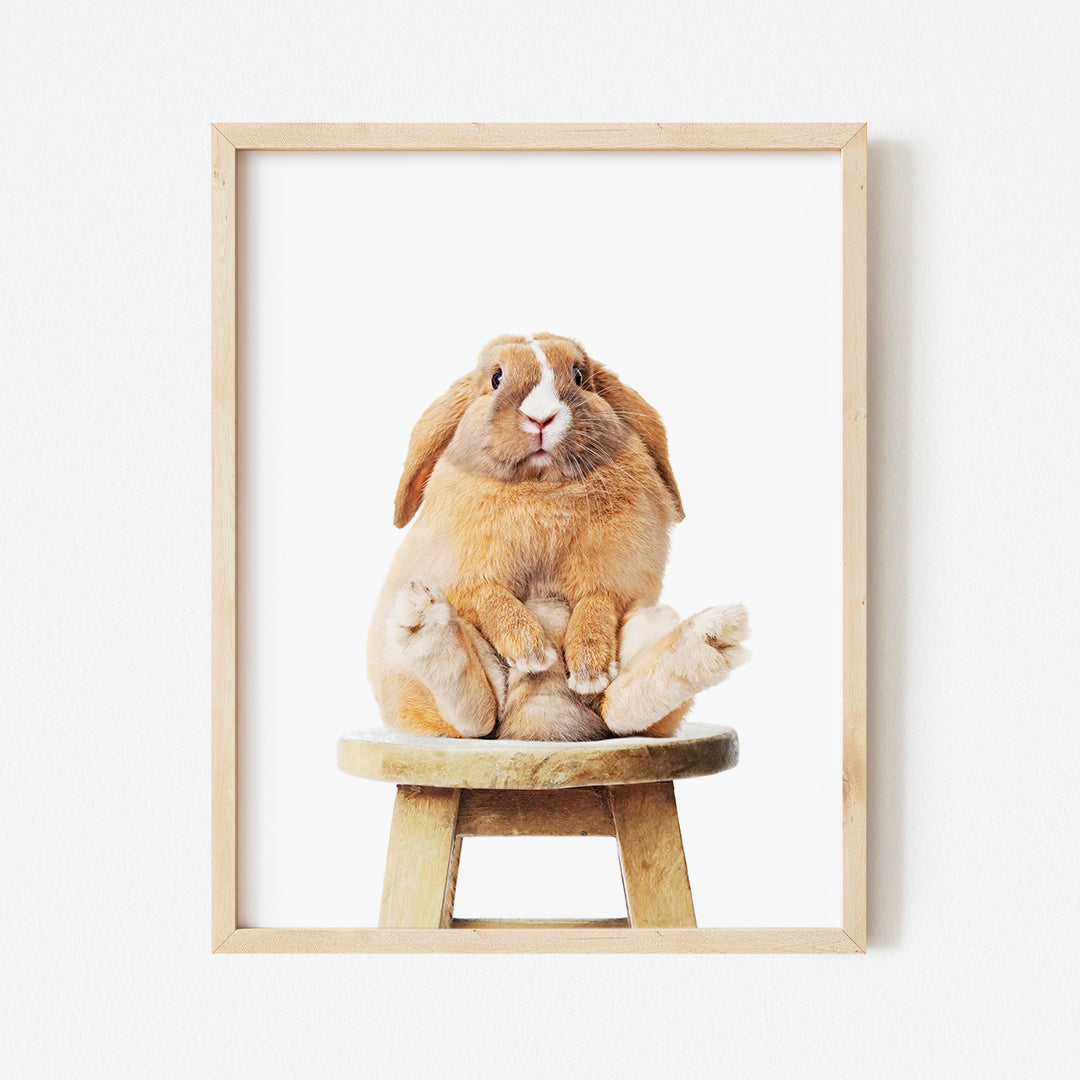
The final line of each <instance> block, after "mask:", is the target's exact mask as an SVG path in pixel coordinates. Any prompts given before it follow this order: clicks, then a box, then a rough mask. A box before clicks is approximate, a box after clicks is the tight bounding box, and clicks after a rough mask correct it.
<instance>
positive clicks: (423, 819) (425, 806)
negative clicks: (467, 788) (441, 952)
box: [379, 784, 461, 928]
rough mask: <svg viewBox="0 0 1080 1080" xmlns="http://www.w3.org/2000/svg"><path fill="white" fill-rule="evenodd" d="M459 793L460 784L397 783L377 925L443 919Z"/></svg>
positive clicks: (416, 924)
mask: <svg viewBox="0 0 1080 1080" xmlns="http://www.w3.org/2000/svg"><path fill="white" fill-rule="evenodd" d="M460 798H461V791H460V789H459V788H432V787H412V786H410V785H406V784H399V785H398V789H397V797H396V798H395V800H394V816H393V819H392V821H391V824H390V846H389V850H388V851H387V853H386V875H385V876H384V878H383V894H382V908H381V909H380V911H379V926H383V927H391V926H393V927H430V928H438V927H440V926H441V925H442V924H443V911H444V908H445V906H446V899H447V892H448V891H449V892H451V894H452V890H450V889H449V888H448V886H449V884H450V876H451V869H453V870H455V871H456V869H457V868H456V865H455V859H454V849H455V847H456V837H457V812H458V802H459V800H460ZM454 876H455V877H456V873H455V875H454ZM452 904H453V900H452V899H451V905H452Z"/></svg>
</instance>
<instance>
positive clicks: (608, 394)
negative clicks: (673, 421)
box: [585, 362, 686, 521]
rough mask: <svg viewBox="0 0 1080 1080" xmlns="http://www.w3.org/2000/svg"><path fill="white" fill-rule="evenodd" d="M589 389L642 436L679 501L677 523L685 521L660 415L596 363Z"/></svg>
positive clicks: (668, 487) (636, 393)
mask: <svg viewBox="0 0 1080 1080" xmlns="http://www.w3.org/2000/svg"><path fill="white" fill-rule="evenodd" d="M585 389H586V390H592V391H594V392H595V393H597V394H599V395H600V396H601V397H602V398H603V399H604V400H605V401H606V402H607V403H608V404H609V405H610V406H611V407H612V409H614V410H615V414H616V415H617V416H618V417H619V419H620V420H622V422H623V423H624V424H626V425H627V426H628V427H630V428H632V429H633V430H634V431H635V432H637V434H638V435H639V436H640V438H641V441H642V442H643V443H644V444H645V446H646V448H647V449H648V451H649V454H650V455H651V457H652V459H653V464H655V465H656V471H657V472H658V473H659V474H660V479H661V480H662V481H663V482H664V486H665V487H666V488H667V489H668V491H670V492H671V497H672V498H673V499H674V500H675V513H676V517H675V520H676V521H682V520H683V518H684V517H686V512H685V511H684V510H683V504H682V497H681V496H680V495H679V485H678V484H676V483H675V474H674V473H673V472H672V471H671V461H670V460H669V459H668V445H667V432H666V431H665V430H664V422H663V421H662V420H661V419H660V414H659V413H658V412H657V411H656V410H655V409H654V408H653V407H652V406H651V405H650V404H649V403H648V402H647V401H646V400H645V399H644V398H643V397H642V396H641V395H640V394H639V393H638V392H637V391H636V390H631V389H630V387H629V386H627V385H626V384H625V383H624V382H621V381H620V380H619V377H618V375H616V374H615V373H614V372H612V371H608V369H607V368H606V367H604V366H603V365H602V364H597V363H595V362H594V364H593V370H592V375H591V377H590V379H589V385H588V386H586V388H585Z"/></svg>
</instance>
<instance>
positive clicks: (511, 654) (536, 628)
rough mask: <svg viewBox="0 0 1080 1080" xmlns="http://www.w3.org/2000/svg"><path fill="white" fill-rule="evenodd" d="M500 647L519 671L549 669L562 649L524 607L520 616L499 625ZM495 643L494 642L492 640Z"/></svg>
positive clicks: (506, 657) (530, 671) (504, 656)
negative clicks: (549, 637)
mask: <svg viewBox="0 0 1080 1080" xmlns="http://www.w3.org/2000/svg"><path fill="white" fill-rule="evenodd" d="M500 630H501V633H500V635H499V641H498V645H497V646H496V647H497V648H498V651H499V653H500V655H501V656H502V657H503V658H504V659H505V660H506V662H507V663H508V664H509V665H510V666H511V667H513V668H516V669H517V670H518V671H522V672H525V673H535V672H538V671H547V670H548V668H550V667H552V666H553V665H554V664H555V663H556V661H557V660H558V659H559V651H558V649H556V648H555V646H554V645H552V644H551V642H550V641H548V640H547V638H546V637H545V635H544V631H543V630H542V628H541V626H540V624H539V623H538V622H537V621H536V619H534V618H533V617H532V616H531V615H530V614H529V613H528V612H527V611H525V609H524V608H522V609H521V612H520V614H519V616H518V618H516V619H514V620H512V621H511V620H507V622H506V623H504V625H503V626H501V627H500ZM493 644H494V642H493Z"/></svg>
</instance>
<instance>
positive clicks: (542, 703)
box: [368, 333, 749, 741]
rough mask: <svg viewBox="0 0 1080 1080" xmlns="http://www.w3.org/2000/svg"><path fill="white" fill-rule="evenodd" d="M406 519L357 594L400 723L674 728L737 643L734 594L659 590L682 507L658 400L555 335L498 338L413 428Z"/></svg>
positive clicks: (385, 693) (590, 731)
mask: <svg viewBox="0 0 1080 1080" xmlns="http://www.w3.org/2000/svg"><path fill="white" fill-rule="evenodd" d="M414 517H415V519H416V520H415V521H414V522H413V524H412V527H411V528H410V529H409V530H408V532H407V533H406V534H405V538H404V540H403V542H402V544H401V546H400V548H399V550H398V552H397V555H396V556H395V558H394V560H393V563H392V564H391V567H390V571H389V573H388V575H387V578H386V581H385V583H384V585H383V588H382V590H381V592H380V594H379V598H378V600H377V601H376V609H375V614H374V618H373V621H372V626H371V631H370V634H369V637H368V673H369V678H370V681H371V683H372V687H373V689H374V691H375V696H376V698H377V700H378V702H379V706H380V711H381V714H382V717H383V720H384V722H385V723H386V724H387V725H388V726H391V727H395V728H398V729H401V730H404V731H406V732H411V733H413V734H418V735H444V736H453V737H458V738H483V737H496V738H524V739H552V740H569V741H583V740H590V739H599V738H606V737H609V736H612V735H630V734H647V735H653V736H667V735H673V734H674V733H675V732H676V731H677V730H678V727H679V725H680V723H681V721H682V718H683V717H684V716H685V714H686V712H687V711H688V709H689V707H690V705H691V704H692V700H691V699H692V698H693V696H694V695H695V694H697V693H699V692H700V691H702V690H704V689H706V688H707V687H709V686H712V685H715V684H716V683H718V682H720V681H721V680H723V679H724V678H726V677H727V675H728V674H729V673H730V672H731V670H733V669H734V668H735V667H737V666H738V665H740V664H742V663H744V662H745V661H746V660H747V659H748V657H749V653H748V652H747V650H746V649H745V648H744V647H743V645H742V642H743V641H744V640H745V638H746V637H747V636H748V633H749V629H748V622H747V615H746V611H745V609H744V608H743V607H742V605H740V604H735V605H729V606H726V607H713V608H708V609H706V610H705V611H702V612H699V613H698V614H697V615H694V616H692V617H691V618H689V619H685V620H680V619H679V617H678V615H677V614H676V613H675V612H674V611H673V610H672V609H671V608H669V607H666V606H664V605H661V604H659V602H658V601H659V596H660V588H661V583H662V580H663V574H664V568H665V565H666V562H667V557H668V550H669V536H668V534H669V530H670V528H671V527H672V526H673V525H674V524H675V523H677V522H679V521H681V520H682V519H683V517H684V513H683V506H682V500H681V497H680V495H679V489H678V486H677V485H676V482H675V477H674V475H673V473H672V470H671V464H670V462H669V460H668V449H667V435H666V432H665V430H664V426H663V423H662V421H661V419H660V415H659V413H658V412H657V411H656V410H655V409H654V408H653V407H652V406H651V405H649V404H648V403H647V402H646V401H645V400H644V398H642V397H641V396H640V395H639V394H638V393H637V392H636V391H634V390H632V389H630V387H628V386H626V385H625V384H624V383H622V382H621V381H620V380H619V379H618V377H617V376H616V375H615V374H613V373H612V372H611V371H610V370H609V369H607V368H606V367H604V366H603V365H601V364H599V363H596V362H595V361H594V360H593V359H592V358H591V357H590V356H589V355H588V354H587V353H586V352H585V350H584V348H582V346H581V345H580V344H579V343H578V342H577V341H575V340H573V339H572V338H568V337H561V336H557V335H554V334H548V333H544V334H536V335H534V336H531V337H525V336H521V335H504V336H501V337H497V338H494V339H493V340H491V341H489V342H488V343H487V345H485V346H484V348H483V349H482V350H481V352H480V356H479V362H478V364H477V366H476V368H475V369H474V370H473V371H472V372H470V373H469V374H468V375H465V376H463V377H462V378H460V379H458V380H457V381H456V382H455V383H453V385H452V386H451V387H450V388H449V389H448V390H447V391H446V392H445V393H444V394H443V395H442V396H441V397H439V398H438V399H437V400H436V401H435V402H434V403H433V404H432V405H430V406H429V407H428V409H427V410H426V411H425V412H424V414H423V415H422V416H421V418H420V420H419V421H418V423H417V424H416V426H415V428H414V429H413V432H412V436H411V438H410V442H409V449H408V454H407V458H406V461H405V468H404V472H403V474H402V477H401V482H400V484H399V486H398V490H397V495H396V498H395V504H394V524H395V525H396V526H397V527H398V528H404V527H405V526H406V525H408V524H409V523H410V522H411V521H413V518H414Z"/></svg>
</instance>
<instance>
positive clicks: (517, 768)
mask: <svg viewBox="0 0 1080 1080" xmlns="http://www.w3.org/2000/svg"><path fill="white" fill-rule="evenodd" d="M738 760H739V740H738V736H737V735H736V734H735V732H734V731H732V730H731V728H723V727H714V726H712V725H709V724H684V725H683V729H682V732H681V733H680V734H679V735H678V736H677V737H675V738H672V739H650V738H647V737H639V736H634V737H630V738H618V739H608V740H605V741H603V742H578V743H557V742H523V741H518V740H511V739H506V740H493V739H492V740H489V739H442V738H415V737H412V736H408V735H401V734H398V733H396V732H391V731H388V730H386V729H379V730H376V731H363V732H356V733H353V734H351V735H346V736H344V737H343V738H341V739H339V740H338V768H340V769H341V770H342V771H343V772H347V773H351V774H352V775H353V776H363V777H366V778H368V779H370V780H388V781H390V782H391V783H395V784H397V785H398V789H397V798H396V799H395V801H394V816H393V821H392V823H391V826H390V848H389V852H388V853H387V857H386V876H385V878H384V879H383V894H382V909H381V911H380V913H379V926H383V927H455V928H461V927H465V928H473V927H598V926H603V927H619V926H631V927H660V926H696V925H697V922H696V920H695V917H694V902H693V899H692V898H691V895H690V880H689V878H688V876H687V873H686V858H685V856H684V854H683V846H682V833H681V832H680V831H679V814H678V810H677V809H676V806H675V787H674V784H673V781H674V780H677V779H681V778H683V777H690V776H707V775H709V774H710V773H717V772H721V771H723V770H724V769H730V768H732V767H733V766H734V765H735V764H736V763H737V762H738ZM463 836H614V837H615V838H616V840H617V841H618V845H619V862H620V865H621V867H622V879H623V890H624V892H625V894H626V912H627V918H625V919H586V920H570V919H564V920H547V919H542V920H499V919H455V918H454V890H455V888H456V885H457V872H458V863H459V861H460V859H461V839H462V837H463Z"/></svg>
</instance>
